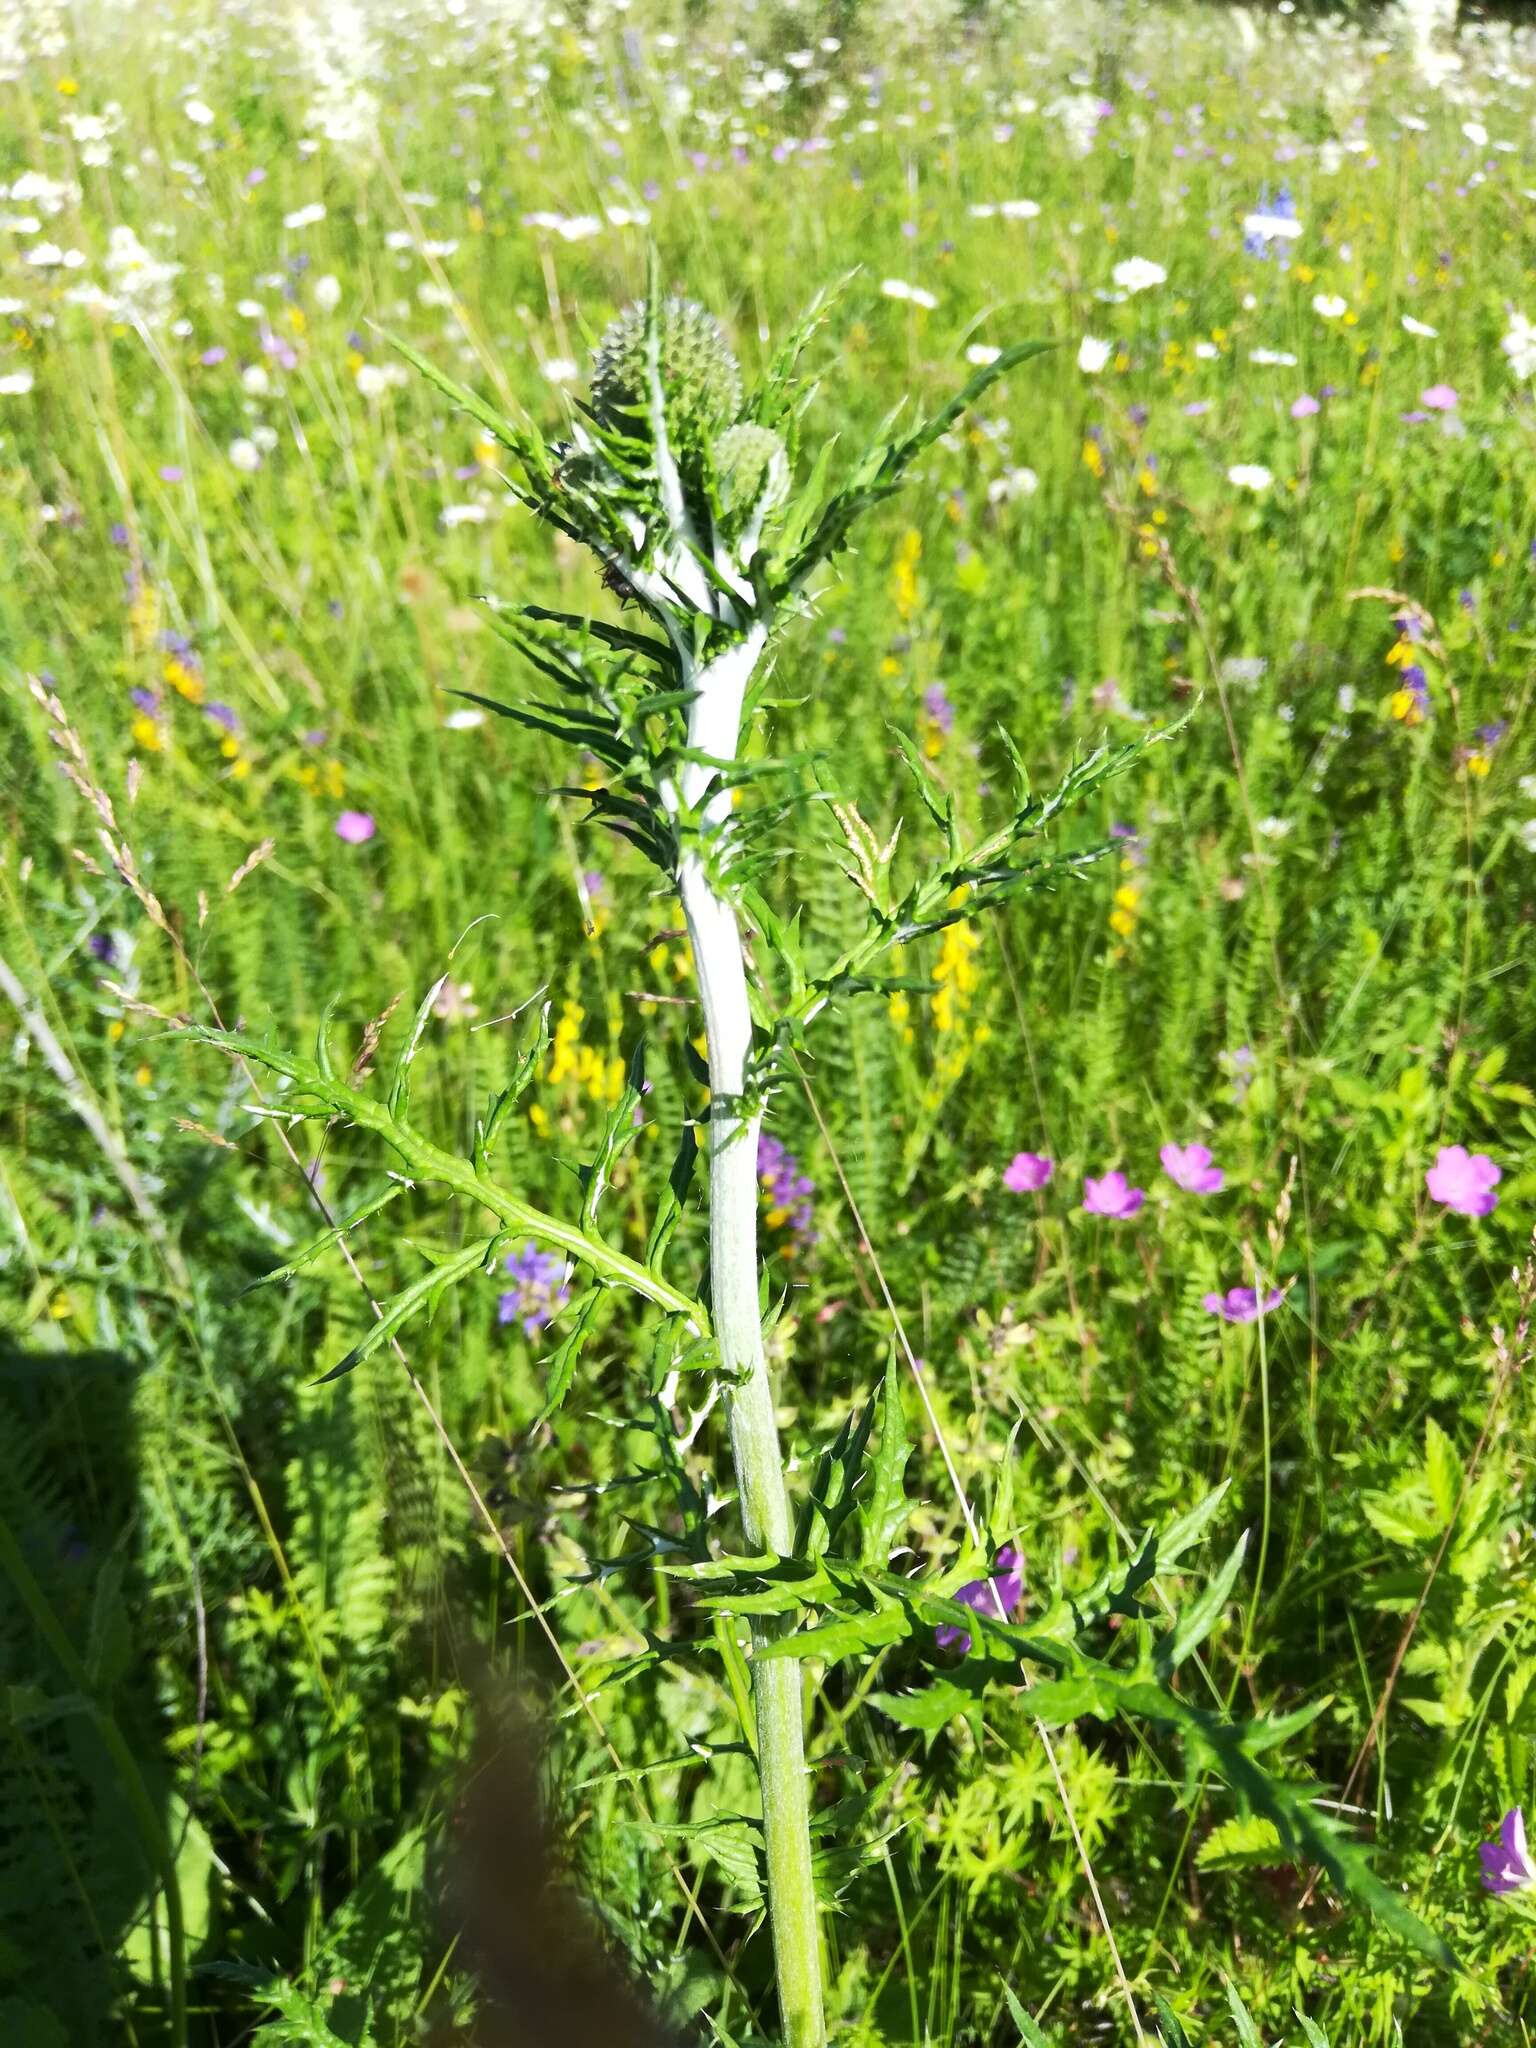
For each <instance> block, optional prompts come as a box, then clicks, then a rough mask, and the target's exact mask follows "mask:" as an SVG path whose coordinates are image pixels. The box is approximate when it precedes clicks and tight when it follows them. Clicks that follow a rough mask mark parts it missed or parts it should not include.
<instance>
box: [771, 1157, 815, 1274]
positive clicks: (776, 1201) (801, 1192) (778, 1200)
mask: <svg viewBox="0 0 1536 2048" xmlns="http://www.w3.org/2000/svg"><path fill="white" fill-rule="evenodd" d="M757 1178H758V1181H759V1183H760V1184H761V1186H762V1188H763V1191H764V1193H765V1194H766V1195H767V1197H768V1215H767V1218H766V1219H765V1220H766V1221H767V1224H768V1227H769V1229H770V1230H778V1229H785V1228H787V1229H788V1231H789V1233H790V1236H791V1237H792V1238H793V1239H794V1241H795V1243H796V1244H798V1245H799V1246H800V1247H801V1249H802V1250H807V1249H809V1247H810V1246H811V1245H813V1244H814V1243H815V1242H816V1225H815V1216H814V1211H813V1208H812V1201H813V1198H814V1196H815V1193H816V1183H815V1182H814V1181H813V1180H812V1179H811V1177H810V1175H809V1174H805V1173H802V1172H801V1171H800V1162H799V1160H798V1159H797V1158H796V1157H795V1155H794V1153H793V1152H791V1151H790V1150H789V1149H788V1147H787V1146H786V1145H785V1143H784V1141H783V1139H782V1138H774V1137H770V1136H769V1135H768V1134H767V1133H766V1132H764V1133H763V1134H761V1135H760V1136H759V1138H758V1141H757ZM786 1249H787V1247H786Z"/></svg>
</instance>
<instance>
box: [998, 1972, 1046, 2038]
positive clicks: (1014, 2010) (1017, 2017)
mask: <svg viewBox="0 0 1536 2048" xmlns="http://www.w3.org/2000/svg"><path fill="white" fill-rule="evenodd" d="M1003 1997H1004V1999H1005V2000H1006V2001H1007V2004H1008V2015H1009V2017H1010V2019H1011V2020H1012V2021H1013V2024H1014V2025H1015V2026H1016V2027H1017V2028H1018V2030H1019V2039H1020V2041H1021V2042H1022V2043H1023V2048H1051V2044H1050V2042H1049V2041H1048V2040H1047V2039H1046V2037H1045V2035H1044V2034H1042V2033H1041V2031H1040V2029H1039V2028H1038V2027H1037V2026H1036V2025H1035V2023H1034V2021H1033V2020H1032V2019H1031V2018H1030V2016H1029V2014H1028V2013H1027V2012H1026V2011H1025V2010H1024V2008H1023V2006H1022V2005H1020V2003H1019V2001H1018V1999H1017V1997H1016V1996H1015V1994H1014V1989H1013V1986H1012V1985H1011V1984H1005V1985H1004V1986H1003Z"/></svg>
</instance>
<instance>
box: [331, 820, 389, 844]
mask: <svg viewBox="0 0 1536 2048" xmlns="http://www.w3.org/2000/svg"><path fill="white" fill-rule="evenodd" d="M378 829H379V828H378V826H377V825H375V823H374V822H373V819H372V818H371V817H370V816H369V814H368V813H367V811H343V812H342V814H341V816H340V817H339V818H338V819H337V820H336V837H337V838H338V839H343V840H345V841H346V843H347V845H348V846H366V845H367V844H368V841H369V840H370V839H371V838H372V837H373V835H374V833H375V832H377V831H378Z"/></svg>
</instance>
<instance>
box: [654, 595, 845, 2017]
mask: <svg viewBox="0 0 1536 2048" xmlns="http://www.w3.org/2000/svg"><path fill="white" fill-rule="evenodd" d="M761 647H762V639H761V637H759V636H758V635H756V634H749V635H748V636H747V638H746V639H745V640H744V641H743V642H741V643H740V644H739V645H737V646H736V647H733V648H732V649H731V650H730V652H729V653H728V654H726V655H725V656H723V657H722V658H720V659H719V660H718V661H716V662H715V663H713V664H711V666H710V667H709V668H706V669H704V670H701V671H700V673H699V674H698V675H697V676H696V677H695V678H694V679H693V688H694V689H695V690H696V691H697V692H698V695H697V696H696V698H695V700H694V702H693V705H692V706H691V709H690V717H689V740H690V744H691V746H692V747H693V748H694V749H696V750H697V751H700V752H707V753H710V754H711V755H713V756H714V757H715V758H716V759H723V760H729V759H731V758H732V757H733V756H734V755H735V752H736V748H737V743H738V728H739V724H740V718H741V705H742V698H743V695H744V692H745V688H746V684H747V682H748V680H749V679H750V674H751V668H752V664H753V662H755V660H756V657H757V654H758V653H759V652H760V651H761ZM708 775H709V771H708V770H707V769H702V770H701V769H700V768H699V767H698V765H697V764H695V763H689V764H688V766H687V768H686V769H685V771H684V775H683V778H682V780H683V783H684V787H685V794H692V793H693V792H692V791H691V790H690V789H689V788H688V785H689V783H690V781H691V780H692V779H693V778H695V777H702V778H703V779H704V780H705V781H707V779H708ZM729 815H730V794H729V792H728V791H720V792H718V793H717V794H716V795H715V796H714V797H712V798H711V799H710V801H709V803H708V805H707V806H706V809H705V818H706V824H707V826H708V827H712V828H713V829H714V831H715V832H716V833H718V832H719V830H720V828H721V827H722V826H723V825H724V823H725V821H726V820H727V819H728V818H729ZM678 891H679V894H680V896H681V898H682V905H683V914H684V917H685V919H686V921H687V925H688V936H689V939H690V942H691V944H692V947H693V959H694V971H695V974H696V976H697V979H698V988H699V1000H700V1003H701V1005H702V1007H703V1011H704V1031H705V1040H706V1044H707V1047H708V1058H709V1085H710V1126H709V1248H710V1258H709V1268H710V1288H711V1314H712V1317H713V1321H714V1331H715V1340H716V1342H717V1344H718V1345H719V1349H720V1364H721V1370H722V1377H723V1379H724V1382H725V1401H726V1412H727V1416H728V1419H729V1424H730V1433H731V1452H732V1457H733V1459H734V1461H735V1466H736V1484H737V1489H738V1493H739V1497H740V1504H741V1520H742V1528H743V1533H744V1535H745V1537H746V1542H747V1547H748V1549H749V1550H753V1551H757V1552H762V1551H772V1552H773V1553H775V1555H777V1556H780V1557H786V1556H788V1555H789V1554H790V1552H791V1550H792V1549H793V1531H792V1529H791V1526H790V1516H789V1498H788V1495H787V1493H786V1491H785V1486H784V1461H783V1453H782V1451H781V1449H780V1445H779V1432H778V1425H777V1423H776V1422H775V1420H774V1412H773V1389H772V1383H771V1381H770V1379H769V1374H768V1361H767V1357H766V1355H765V1353H764V1350H763V1329H762V1316H761V1311H760V1308H759V1297H758V1277H757V1270H758V1269H757V1139H758V1132H759V1131H760V1129H761V1127H762V1112H761V1111H760V1110H758V1109H753V1108H751V1107H750V1106H749V1105H748V1102H747V1099H746V1082H747V1061H748V1058H749V1055H750V1053H751V1046H752V1013H751V1008H750V1005H749V1003H748V998H747V973H746V964H745V961H744V959H743V956H742V945H741V927H740V924H739V922H738V920H737V916H736V912H735V910H734V909H733V908H732V906H731V904H730V903H729V902H728V901H727V900H726V899H725V897H723V896H722V895H721V894H720V893H719V891H718V890H717V889H716V888H715V886H714V884H713V883H712V882H711V880H710V878H709V873H708V869H707V867H706V865H705V862H704V860H703V858H702V857H701V856H700V855H699V854H698V853H697V852H695V851H689V852H687V853H685V854H684V855H683V857H682V859H681V861H680V862H679V866H678ZM792 1626H793V1618H792V1617H785V1616H775V1615H764V1616H759V1617H756V1618H754V1621H753V1626H752V1636H753V1643H754V1647H755V1648H757V1649H762V1648H764V1647H766V1645H767V1644H768V1643H769V1642H771V1641H773V1640H774V1639H775V1637H777V1636H780V1635H782V1634H784V1633H785V1632H786V1628H787V1627H792ZM752 1696H753V1703H754V1707H755V1711H756V1719H757V1767H758V1778H759V1782H760V1784H761V1788H762V1802H763V1840H764V1844H765V1848H766V1853H767V1864H768V1870H767V1880H768V1881H767V1895H768V1911H769V1920H770V1924H771V1926H772V1930H773V1954H774V1969H775V1973H776V1976H777V1980H778V1992H779V2012H780V2017H781V2020H782V2023H783V2030H784V2040H785V2042H786V2044H787V2048H821V2043H822V2042H823V2041H824V2040H825V2038H826V2027H825V2022H824V2019H823V2016H822V1997H821V1959H820V1949H819V1943H818V1938H817V1931H816V1893H815V1885H814V1881H813V1877H812V1871H811V1837H810V1826H809V1818H808V1813H807V1806H806V1783H805V1735H804V1729H803V1726H802V1712H801V1701H800V1666H799V1664H798V1663H797V1662H795V1661H794V1660H792V1659H789V1658H784V1659H774V1660H773V1661H771V1662H768V1663H764V1662H763V1661H762V1660H761V1659H756V1660H754V1663H753V1668H752Z"/></svg>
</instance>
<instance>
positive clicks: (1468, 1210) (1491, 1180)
mask: <svg viewBox="0 0 1536 2048" xmlns="http://www.w3.org/2000/svg"><path fill="white" fill-rule="evenodd" d="M1503 1178H1504V1176H1503V1174H1502V1173H1501V1172H1500V1171H1499V1169H1498V1167H1496V1166H1495V1165H1494V1163H1493V1161H1492V1160H1491V1159H1490V1158H1489V1157H1488V1154H1487V1153H1486V1152H1469V1151H1468V1150H1467V1148H1466V1146H1465V1145H1442V1146H1441V1147H1440V1150H1439V1152H1438V1153H1437V1154H1436V1156H1435V1163H1434V1165H1433V1166H1432V1167H1431V1168H1430V1169H1429V1171H1428V1173H1426V1174H1425V1176H1424V1185H1425V1186H1426V1187H1427V1188H1428V1189H1429V1193H1430V1199H1431V1200H1432V1201H1436V1202H1439V1203H1440V1204H1441V1205H1442V1207H1444V1208H1447V1209H1449V1210H1451V1212H1452V1213H1453V1214H1454V1215H1457V1216H1486V1215H1488V1213H1489V1212H1490V1211H1491V1210H1493V1209H1496V1208H1497V1207H1498V1204H1499V1198H1498V1196H1497V1195H1496V1194H1495V1193H1494V1192H1493V1191H1494V1189H1495V1188H1496V1187H1497V1186H1498V1184H1499V1182H1500V1181H1501V1180H1502V1179H1503Z"/></svg>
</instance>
